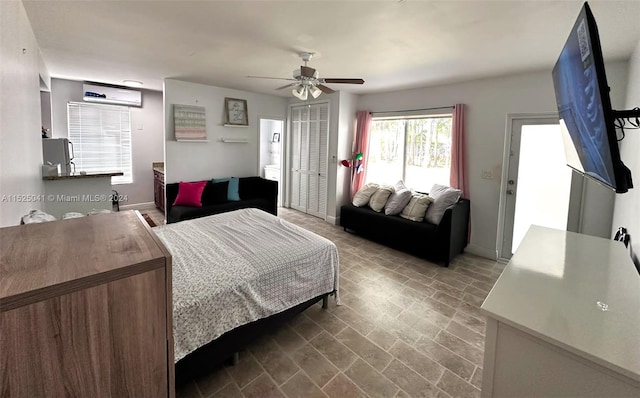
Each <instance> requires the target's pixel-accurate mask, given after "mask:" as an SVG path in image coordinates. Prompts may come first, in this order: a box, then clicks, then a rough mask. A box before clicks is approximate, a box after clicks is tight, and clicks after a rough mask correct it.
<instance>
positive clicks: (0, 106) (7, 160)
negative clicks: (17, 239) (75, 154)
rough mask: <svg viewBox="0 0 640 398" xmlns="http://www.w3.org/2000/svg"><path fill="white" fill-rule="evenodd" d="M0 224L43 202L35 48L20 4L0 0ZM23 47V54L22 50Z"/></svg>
mask: <svg viewBox="0 0 640 398" xmlns="http://www.w3.org/2000/svg"><path fill="white" fill-rule="evenodd" d="M0 22H1V23H0V54H1V56H0V198H2V197H3V199H2V200H1V201H0V226H1V227H5V226H10V225H17V224H19V223H20V218H21V217H22V216H23V215H25V214H27V213H28V212H29V210H31V209H41V208H42V202H38V201H36V202H33V201H31V202H22V201H21V202H18V201H16V200H14V199H16V198H11V197H10V196H8V197H4V195H41V194H42V193H43V192H44V185H43V181H42V173H41V165H42V142H41V138H40V137H41V132H40V77H39V67H40V61H39V49H38V43H37V42H36V38H35V36H34V34H33V30H32V29H31V24H30V23H29V20H28V19H27V15H26V12H25V10H24V6H23V5H22V2H17V1H0ZM23 49H24V53H23Z"/></svg>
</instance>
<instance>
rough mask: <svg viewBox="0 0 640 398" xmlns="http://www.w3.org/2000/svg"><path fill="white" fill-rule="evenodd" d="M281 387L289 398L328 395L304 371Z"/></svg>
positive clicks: (316, 397)
mask: <svg viewBox="0 0 640 398" xmlns="http://www.w3.org/2000/svg"><path fill="white" fill-rule="evenodd" d="M280 389H281V390H282V392H284V394H285V395H286V396H287V397H289V398H323V397H326V396H327V395H326V394H325V393H323V392H322V391H321V390H320V389H319V388H318V386H316V385H315V384H314V383H313V381H311V379H309V378H308V377H307V375H305V374H304V372H299V373H297V374H296V375H295V376H293V377H292V378H291V379H289V380H288V381H287V382H286V383H284V384H283V385H282V387H281V388H280Z"/></svg>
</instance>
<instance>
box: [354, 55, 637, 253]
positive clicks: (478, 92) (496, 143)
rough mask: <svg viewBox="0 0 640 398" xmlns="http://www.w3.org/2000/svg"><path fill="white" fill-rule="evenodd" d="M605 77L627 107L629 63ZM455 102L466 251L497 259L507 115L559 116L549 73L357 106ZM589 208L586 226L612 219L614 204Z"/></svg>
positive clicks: (396, 95)
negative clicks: (461, 109)
mask: <svg viewBox="0 0 640 398" xmlns="http://www.w3.org/2000/svg"><path fill="white" fill-rule="evenodd" d="M607 77H608V78H609V85H610V86H611V90H612V91H611V98H612V102H613V104H614V107H616V106H620V104H623V103H624V91H625V85H626V63H612V64H608V65H607ZM456 103H463V104H466V110H465V117H466V131H467V137H468V141H467V142H468V148H469V149H468V151H469V153H468V165H469V168H468V171H469V174H470V175H469V186H470V191H471V192H470V195H471V230H472V232H471V242H470V245H469V246H468V248H467V250H468V251H470V252H472V253H476V254H478V255H482V256H486V257H495V256H496V250H497V245H496V235H497V230H498V206H499V203H500V176H501V172H502V155H503V145H504V138H505V127H506V118H507V114H509V113H542V112H556V111H557V108H556V103H555V96H554V91H553V82H552V79H551V70H548V71H541V72H532V73H526V74H518V75H512V76H505V77H499V78H491V79H482V80H476V81H471V82H465V83H458V84H450V85H444V86H438V87H430V88H422V89H413V90H403V91H396V92H390V93H381V94H369V95H362V96H360V98H359V100H358V104H357V108H358V110H369V111H373V112H376V111H393V110H403V109H416V108H429V107H438V106H449V105H453V104H456ZM616 104H618V105H616ZM482 170H490V171H491V172H492V174H493V179H491V180H487V179H483V178H482ZM611 200H613V199H611ZM590 204H591V205H593V206H591V207H589V210H588V212H587V213H586V214H583V221H584V220H587V221H586V222H588V220H590V217H591V216H592V215H595V216H597V217H600V216H602V215H604V216H605V217H608V218H609V219H610V218H611V213H612V204H611V203H609V204H607V203H604V204H602V203H594V202H593V201H592V202H590ZM598 207H599V208H598ZM592 213H593V214H592Z"/></svg>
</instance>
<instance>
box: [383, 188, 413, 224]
mask: <svg viewBox="0 0 640 398" xmlns="http://www.w3.org/2000/svg"><path fill="white" fill-rule="evenodd" d="M410 200H411V190H410V189H408V188H407V187H406V186H405V185H404V182H402V180H400V181H398V182H397V183H396V185H395V186H394V192H393V193H392V194H391V196H389V200H387V204H386V205H385V206H384V214H386V215H388V216H395V215H396V214H400V213H401V212H402V210H403V209H404V208H405V206H406V205H407V204H409V201H410Z"/></svg>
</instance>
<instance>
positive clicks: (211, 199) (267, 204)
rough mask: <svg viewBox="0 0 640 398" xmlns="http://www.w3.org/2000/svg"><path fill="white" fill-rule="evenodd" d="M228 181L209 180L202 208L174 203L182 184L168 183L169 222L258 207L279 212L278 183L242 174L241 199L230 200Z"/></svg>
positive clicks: (240, 182) (167, 204) (203, 194)
mask: <svg viewBox="0 0 640 398" xmlns="http://www.w3.org/2000/svg"><path fill="white" fill-rule="evenodd" d="M227 187H228V183H217V184H213V183H212V182H211V181H208V182H207V186H206V187H205V189H204V192H203V193H202V207H191V206H173V202H174V201H175V200H176V196H178V183H173V184H167V186H166V195H167V201H166V207H167V223H174V222H178V221H183V220H190V219H193V218H198V217H204V216H210V215H212V214H218V213H224V212H227V211H232V210H238V209H246V208H251V207H253V208H257V209H261V210H264V211H266V212H269V213H271V214H273V215H278V214H277V213H278V182H277V181H271V180H265V179H264V178H260V177H242V178H240V179H239V181H238V194H239V196H240V200H239V201H228V200H227V195H226V193H227Z"/></svg>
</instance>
